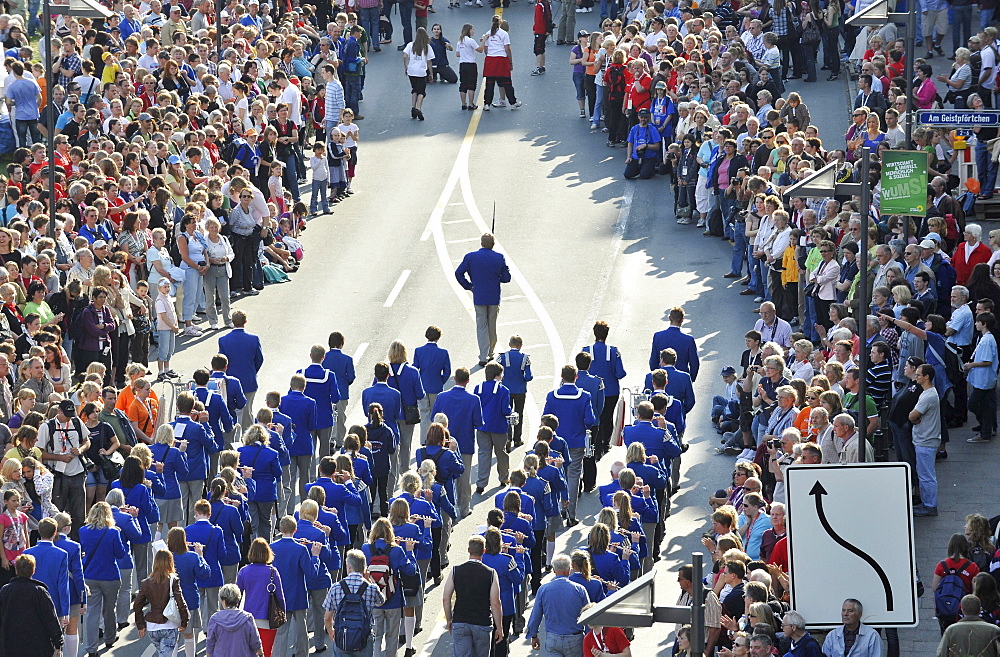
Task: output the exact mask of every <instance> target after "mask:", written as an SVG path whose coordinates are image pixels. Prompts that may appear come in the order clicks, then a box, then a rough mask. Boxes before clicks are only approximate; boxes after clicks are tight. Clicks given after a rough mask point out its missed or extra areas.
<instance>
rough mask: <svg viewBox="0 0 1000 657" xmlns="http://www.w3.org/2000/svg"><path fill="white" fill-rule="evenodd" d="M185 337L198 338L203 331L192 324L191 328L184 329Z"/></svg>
mask: <svg viewBox="0 0 1000 657" xmlns="http://www.w3.org/2000/svg"><path fill="white" fill-rule="evenodd" d="M184 335H188V336H191V337H198V336H199V335H201V329H200V328H198V327H197V326H195V325H194V324H192V325H191V326H189V327H187V328H186V329H184Z"/></svg>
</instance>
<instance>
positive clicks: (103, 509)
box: [80, 502, 128, 653]
mask: <svg viewBox="0 0 1000 657" xmlns="http://www.w3.org/2000/svg"><path fill="white" fill-rule="evenodd" d="M80 547H81V549H82V550H83V578H84V581H85V582H86V583H87V590H88V591H89V594H88V597H87V602H86V604H87V611H86V613H85V614H84V618H83V623H84V625H85V635H86V637H87V653H96V652H97V651H98V648H99V645H100V642H101V638H100V635H99V634H98V632H97V628H98V625H100V622H101V620H102V619H103V620H104V642H105V644H106V645H107V646H108V647H109V648H110V647H111V646H112V645H113V644H114V643H115V641H117V640H118V621H117V619H116V617H115V605H116V602H117V600H118V590H119V588H121V583H122V582H121V571H120V570H119V569H118V560H119V559H124V558H125V555H126V554H128V549H127V548H126V547H125V543H124V542H123V541H122V534H121V531H119V529H118V528H117V527H115V519H114V514H112V512H111V507H110V506H109V505H108V503H107V502H97V503H96V504H94V506H92V507H90V511H89V512H88V513H87V523H86V524H85V525H84V526H83V527H80Z"/></svg>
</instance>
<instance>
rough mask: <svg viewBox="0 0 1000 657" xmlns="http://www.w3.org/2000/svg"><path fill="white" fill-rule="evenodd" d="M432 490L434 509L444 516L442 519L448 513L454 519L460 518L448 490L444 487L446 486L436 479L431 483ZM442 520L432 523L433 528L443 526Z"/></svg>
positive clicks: (440, 516) (440, 515)
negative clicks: (449, 497)
mask: <svg viewBox="0 0 1000 657" xmlns="http://www.w3.org/2000/svg"><path fill="white" fill-rule="evenodd" d="M431 491H433V493H434V510H435V511H437V513H438V517H439V518H442V520H443V519H444V517H445V516H446V515H447V516H448V517H449V518H451V519H452V520H455V519H456V518H458V514H457V513H456V512H455V505H454V504H452V503H451V500H449V499H448V491H446V490H445V489H444V486H442V485H441V484H439V483H437V482H436V481H435V482H434V483H433V484H431ZM442 520H439V521H437V522H436V523H434V524H433V525H431V528H437V527H441V523H442Z"/></svg>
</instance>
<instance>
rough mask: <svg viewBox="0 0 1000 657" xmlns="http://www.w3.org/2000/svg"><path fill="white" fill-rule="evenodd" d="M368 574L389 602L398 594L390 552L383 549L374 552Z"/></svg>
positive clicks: (369, 562)
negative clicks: (390, 561)
mask: <svg viewBox="0 0 1000 657" xmlns="http://www.w3.org/2000/svg"><path fill="white" fill-rule="evenodd" d="M390 550H391V548H390ZM368 573H369V574H370V575H371V576H372V581H374V582H375V585H376V586H378V590H379V591H381V592H382V595H384V596H385V599H386V602H388V601H389V600H390V599H391V598H392V596H393V594H394V593H395V592H396V576H395V573H393V572H392V566H391V565H390V563H389V550H383V549H382V548H374V549H373V550H372V558H371V559H370V560H369V561H368Z"/></svg>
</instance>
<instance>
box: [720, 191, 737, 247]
mask: <svg viewBox="0 0 1000 657" xmlns="http://www.w3.org/2000/svg"><path fill="white" fill-rule="evenodd" d="M721 206H722V235H723V236H724V237H730V238H731V237H732V236H733V231H732V229H731V228H730V227H729V215H731V214H732V213H733V209H735V208H736V199H733V198H729V197H728V196H726V195H724V194H723V195H722V198H721Z"/></svg>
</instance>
